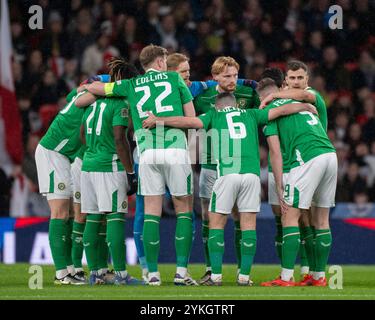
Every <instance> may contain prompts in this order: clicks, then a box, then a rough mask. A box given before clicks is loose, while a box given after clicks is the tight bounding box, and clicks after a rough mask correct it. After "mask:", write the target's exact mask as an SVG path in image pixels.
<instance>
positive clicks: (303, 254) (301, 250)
mask: <svg viewBox="0 0 375 320" xmlns="http://www.w3.org/2000/svg"><path fill="white" fill-rule="evenodd" d="M300 232H301V230H300ZM300 241H301V242H300V245H299V257H300V264H301V267H307V266H309V262H308V260H307V255H306V249H305V241H304V240H303V237H302V234H300Z"/></svg>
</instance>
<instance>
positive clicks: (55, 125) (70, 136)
mask: <svg viewBox="0 0 375 320" xmlns="http://www.w3.org/2000/svg"><path fill="white" fill-rule="evenodd" d="M74 93H75V95H74V96H73V94H74ZM83 93H84V92H81V93H78V94H77V91H76V90H73V91H72V92H71V93H70V94H69V96H70V97H72V96H73V97H72V98H70V99H71V100H70V102H69V103H68V104H67V105H66V106H65V107H64V108H63V109H62V110H61V111H60V112H59V113H58V114H57V116H56V118H55V119H54V120H53V122H52V124H51V125H50V127H49V128H48V131H47V133H46V134H45V135H44V136H43V138H42V139H41V140H40V144H41V145H42V146H43V147H45V148H46V149H49V150H53V151H56V152H58V153H61V154H62V155H64V156H66V157H68V158H69V160H70V162H73V161H74V159H75V155H76V153H77V151H78V149H79V148H80V147H81V146H82V142H81V139H80V127H81V122H82V116H83V113H84V109H80V108H78V107H77V106H76V105H75V104H74V102H75V100H76V99H77V98H78V97H79V96H80V95H82V94H83Z"/></svg>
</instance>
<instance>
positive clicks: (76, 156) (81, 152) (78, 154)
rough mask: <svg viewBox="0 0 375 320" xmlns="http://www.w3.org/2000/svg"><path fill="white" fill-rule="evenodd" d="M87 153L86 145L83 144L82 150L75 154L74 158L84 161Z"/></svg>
mask: <svg viewBox="0 0 375 320" xmlns="http://www.w3.org/2000/svg"><path fill="white" fill-rule="evenodd" d="M85 152H86V145H85V144H83V145H82V146H81V148H79V149H78V151H77V153H76V154H75V157H74V158H80V159H81V160H83V156H84V155H85Z"/></svg>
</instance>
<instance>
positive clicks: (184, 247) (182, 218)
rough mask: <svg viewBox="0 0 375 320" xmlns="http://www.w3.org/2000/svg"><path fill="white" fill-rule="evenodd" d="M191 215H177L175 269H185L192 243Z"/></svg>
mask: <svg viewBox="0 0 375 320" xmlns="http://www.w3.org/2000/svg"><path fill="white" fill-rule="evenodd" d="M192 221H193V213H192V212H186V213H179V214H177V223H176V235H175V247H176V257H177V267H184V268H187V265H188V261H189V256H190V250H191V245H192V243H193V224H192Z"/></svg>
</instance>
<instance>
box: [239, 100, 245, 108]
mask: <svg viewBox="0 0 375 320" xmlns="http://www.w3.org/2000/svg"><path fill="white" fill-rule="evenodd" d="M237 106H238V108H244V107H245V106H246V99H238V100H237Z"/></svg>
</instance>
